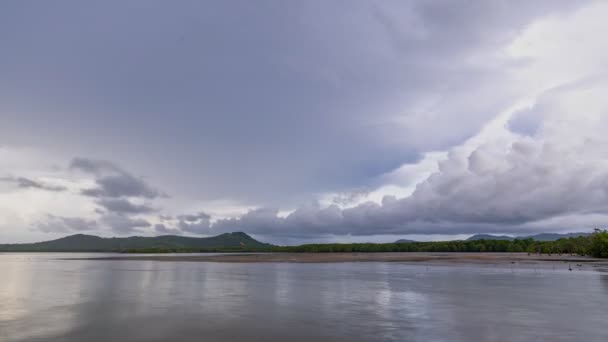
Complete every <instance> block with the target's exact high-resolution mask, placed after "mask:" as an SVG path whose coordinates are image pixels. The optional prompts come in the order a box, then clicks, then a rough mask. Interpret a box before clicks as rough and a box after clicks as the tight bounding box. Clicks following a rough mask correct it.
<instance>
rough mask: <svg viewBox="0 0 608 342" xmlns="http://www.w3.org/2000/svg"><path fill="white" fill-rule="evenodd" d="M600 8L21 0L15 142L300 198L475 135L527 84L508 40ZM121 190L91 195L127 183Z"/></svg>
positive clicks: (16, 28)
mask: <svg viewBox="0 0 608 342" xmlns="http://www.w3.org/2000/svg"><path fill="white" fill-rule="evenodd" d="M585 3H586V2H585V1H576V2H574V1H514V2H511V3H510V4H509V5H508V6H507V5H505V3H503V2H500V1H473V2H461V1H381V2H378V1H354V2H343V1H301V2H297V3H294V2H284V1H269V2H263V4H261V5H260V4H254V3H251V2H247V1H243V2H238V1H237V2H236V3H235V2H233V1H228V2H226V1H203V2H183V3H181V2H180V3H178V4H174V3H171V4H168V3H163V2H158V3H154V4H150V3H149V2H148V1H141V2H137V1H136V2H135V3H134V4H133V6H129V7H128V8H125V7H124V6H122V5H121V3H120V2H116V1H104V2H100V3H99V4H97V5H96V6H94V8H91V7H90V6H88V5H85V4H81V3H71V4H69V5H67V4H39V5H38V6H34V7H28V6H27V5H25V4H22V3H21V2H15V3H14V4H11V5H7V6H4V7H3V11H2V13H1V14H0V16H2V17H1V18H0V31H2V32H12V34H11V35H10V36H11V37H10V38H11V39H3V40H2V46H1V47H2V50H4V51H13V52H14V53H12V54H4V55H3V56H2V58H1V59H0V74H2V75H3V80H4V82H2V83H1V84H0V103H1V104H2V105H0V110H1V111H2V112H3V115H4V116H7V117H6V118H5V120H3V125H2V127H0V135H2V137H3V139H6V140H7V141H9V142H14V143H21V142H24V141H26V142H28V143H31V142H33V143H35V144H40V145H43V146H44V145H54V146H64V145H69V146H71V148H73V149H78V150H80V151H84V152H82V153H86V151H89V150H94V151H99V155H103V156H105V157H106V158H108V157H110V156H111V157H112V159H113V160H120V161H127V160H133V156H137V162H138V163H140V164H141V165H145V166H146V169H147V170H150V171H149V172H151V173H154V175H153V176H154V177H155V178H156V177H159V178H160V177H163V178H164V179H163V180H164V181H166V183H172V184H171V187H172V191H176V192H178V193H180V194H185V195H187V196H190V197H198V196H201V197H204V198H202V200H213V199H215V198H233V199H238V200H242V201H244V202H253V203H263V204H267V205H270V206H278V205H284V204H285V203H286V202H288V201H289V202H290V205H291V204H293V203H297V202H300V201H303V200H305V199H306V198H309V196H310V195H311V194H315V193H318V192H320V191H327V190H341V189H345V188H353V187H359V186H368V185H369V184H368V183H369V182H370V179H372V178H374V177H375V176H377V175H379V174H382V173H385V172H387V171H389V170H392V169H394V168H395V167H397V166H399V165H400V164H403V163H405V162H410V161H412V160H415V159H416V158H417V157H418V155H419V153H420V152H424V151H428V150H435V149H444V148H447V147H448V146H451V145H453V144H456V143H458V142H461V141H462V140H464V139H466V138H468V137H470V136H471V135H472V134H474V133H475V132H476V131H477V130H478V129H479V128H480V127H481V126H482V125H483V124H484V123H485V122H486V121H487V120H488V119H489V118H490V117H492V116H493V115H494V113H496V112H497V109H502V108H503V107H504V106H505V104H506V103H510V101H511V99H512V98H513V97H515V96H517V95H519V94H518V93H517V92H516V91H513V90H512V88H511V87H509V77H508V75H507V73H506V72H505V70H506V69H508V68H514V67H515V66H514V65H512V64H508V63H509V62H506V59H505V58H503V57H504V56H502V55H500V54H499V51H503V48H504V46H505V45H506V44H508V43H509V42H510V41H511V40H512V39H513V38H514V37H515V36H516V35H517V34H518V33H519V32H520V30H521V29H523V28H524V27H526V26H527V25H529V24H530V23H531V22H532V21H533V20H535V19H537V18H539V17H543V16H546V15H550V14H553V13H561V12H563V11H566V10H568V9H572V8H575V7H580V6H583V5H585ZM144 8H145V9H144ZM193 13H196V15H193ZM99 17H104V18H108V20H109V21H107V22H99V21H98V20H95V19H96V18H99ZM134 17H137V21H134V20H133V18H134ZM234 18H239V22H238V25H235V22H234V20H233V19H234ZM159 22H162V23H163V25H161V26H159V25H158V23H159ZM218 37H221V38H218ZM23 41H27V42H29V43H28V44H23V43H22V42H23ZM100 41H103V42H104V44H103V46H101V45H99V44H98V42H100ZM134 41H136V42H138V44H132V42H134ZM15 56H29V57H28V58H18V57H15ZM116 56H123V57H124V58H119V59H117V57H116ZM127 70H128V72H126V71H127ZM57 75H65V77H57ZM92 80H95V81H94V82H93V81H92ZM235 99H236V100H235ZM49 112H52V113H54V119H55V121H56V122H58V123H59V124H56V125H54V124H50V123H49V122H48V120H46V119H47V116H48V113H49ZM429 114H432V115H429ZM455 118H457V119H455ZM7 122H8V124H7ZM428 132H433V134H428ZM152 136H153V138H151V137H152ZM83 137H86V138H84V139H83ZM176 137H179V139H176ZM74 141H77V142H78V144H74V143H73V142H74ZM278 141H280V142H281V143H280V144H279V143H277V142H278ZM75 145H76V146H75ZM294 156H297V158H294ZM159 160H162V163H163V164H165V165H171V166H174V165H175V166H180V167H170V168H168V169H167V168H163V167H158V164H159V162H158V161H159ZM243 165H247V167H243ZM73 166H74V167H75V168H79V169H80V170H83V171H85V172H108V171H109V170H112V169H113V168H114V165H111V164H107V163H99V162H92V161H90V160H83V159H76V160H75V161H74V163H73ZM184 166H187V167H184ZM346 170H347V172H345V171H346ZM114 171H116V170H114ZM218 179H222V180H223V181H222V182H218ZM251 179H256V180H257V181H255V182H252V181H250V180H251ZM107 181H108V182H109V183H112V184H114V183H116V181H117V180H107ZM130 181H133V179H130ZM108 186H110V187H111V185H108ZM112 189H113V190H111V189H97V190H96V191H90V192H88V194H89V195H93V196H100V195H107V196H116V195H118V194H122V193H121V192H119V191H118V190H116V189H115V188H112ZM268 189H281V191H269V190H268ZM132 190H133V191H132V192H131V193H134V192H137V191H135V189H132ZM138 190H140V191H141V190H142V189H141V184H140V186H138ZM154 193H155V192H154V191H144V194H145V195H146V196H154Z"/></svg>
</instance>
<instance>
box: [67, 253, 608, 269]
mask: <svg viewBox="0 0 608 342" xmlns="http://www.w3.org/2000/svg"><path fill="white" fill-rule="evenodd" d="M64 259H71V260H147V261H166V262H179V261H189V262H197V261H198V262H232V263H268V262H277V263H332V262H406V263H420V262H424V263H433V264H457V263H483V264H497V265H498V264H515V263H516V264H531V265H534V264H540V263H560V262H561V263H564V264H566V263H567V264H569V265H570V266H569V267H576V266H579V267H581V266H582V265H587V266H594V267H602V268H604V267H608V260H606V259H596V258H590V257H583V256H574V255H564V254H563V255H557V254H554V255H546V254H543V255H538V254H531V255H528V254H527V253H258V254H220V255H217V254H213V255H205V254H197V255H192V254H188V255H179V254H157V255H116V256H102V257H87V258H64Z"/></svg>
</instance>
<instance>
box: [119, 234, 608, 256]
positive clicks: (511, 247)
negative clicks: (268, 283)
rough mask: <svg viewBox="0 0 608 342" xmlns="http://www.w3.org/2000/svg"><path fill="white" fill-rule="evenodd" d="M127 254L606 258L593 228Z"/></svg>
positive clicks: (605, 238)
mask: <svg viewBox="0 0 608 342" xmlns="http://www.w3.org/2000/svg"><path fill="white" fill-rule="evenodd" d="M124 252H127V253H194V252H224V253H226V252H259V253H263V252H281V253H340V252H341V253H377V252H469V253H475V252H492V253H529V254H547V255H552V254H577V255H589V256H593V257H598V258H608V231H606V230H596V231H595V232H594V233H593V234H591V235H589V236H579V237H571V238H566V239H560V240H557V241H536V240H534V239H532V238H526V239H515V240H512V241H508V240H473V241H461V240H458V241H438V242H403V243H350V244H340V243H332V244H307V245H300V246H272V245H267V246H261V247H229V248H221V247H220V248H144V249H129V250H125V251H124Z"/></svg>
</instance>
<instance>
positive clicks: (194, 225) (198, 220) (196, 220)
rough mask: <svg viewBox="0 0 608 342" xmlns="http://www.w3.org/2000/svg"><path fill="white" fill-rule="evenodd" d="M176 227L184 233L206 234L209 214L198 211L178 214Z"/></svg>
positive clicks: (209, 219)
mask: <svg viewBox="0 0 608 342" xmlns="http://www.w3.org/2000/svg"><path fill="white" fill-rule="evenodd" d="M177 220H178V223H177V228H178V229H180V230H181V231H183V232H186V233H192V234H198V235H208V234H209V233H210V230H209V228H210V227H211V216H210V215H208V214H206V213H204V212H200V213H198V214H191V215H180V216H178V217H177Z"/></svg>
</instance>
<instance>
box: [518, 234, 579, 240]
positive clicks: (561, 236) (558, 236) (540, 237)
mask: <svg viewBox="0 0 608 342" xmlns="http://www.w3.org/2000/svg"><path fill="white" fill-rule="evenodd" d="M589 235H591V233H567V234H554V233H542V234H536V235H530V236H526V237H525V238H532V239H534V240H536V241H557V240H559V239H567V238H571V237H579V236H589Z"/></svg>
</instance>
